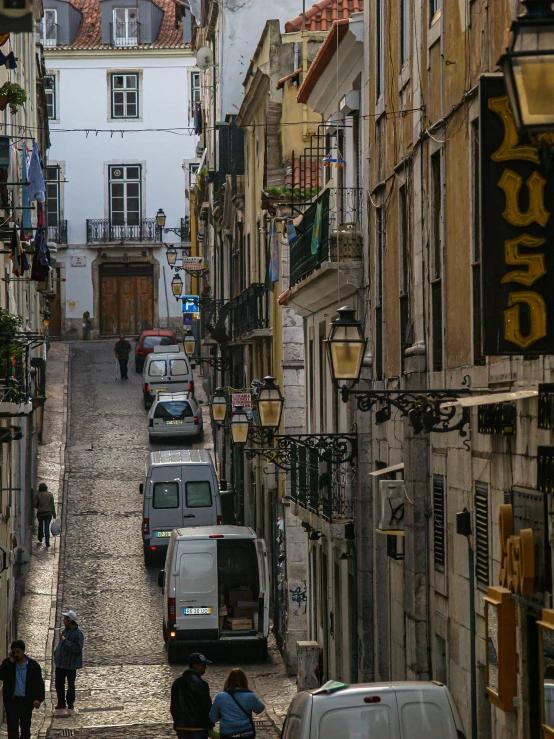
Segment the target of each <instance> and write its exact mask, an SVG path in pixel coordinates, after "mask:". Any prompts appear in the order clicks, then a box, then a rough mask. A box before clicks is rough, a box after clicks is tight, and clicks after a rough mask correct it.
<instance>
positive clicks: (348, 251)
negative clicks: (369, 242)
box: [290, 187, 362, 285]
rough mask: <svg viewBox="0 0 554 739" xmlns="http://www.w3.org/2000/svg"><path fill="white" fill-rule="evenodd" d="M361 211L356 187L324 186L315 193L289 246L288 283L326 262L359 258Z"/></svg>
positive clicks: (359, 191) (293, 283)
mask: <svg viewBox="0 0 554 739" xmlns="http://www.w3.org/2000/svg"><path fill="white" fill-rule="evenodd" d="M361 212H362V190H361V189H360V188H354V187H336V188H327V189H325V190H323V192H321V193H320V194H319V195H318V197H317V199H316V200H315V201H314V202H313V203H312V205H310V207H309V208H308V209H307V210H306V211H305V213H304V218H303V220H302V223H301V225H300V226H299V227H298V238H297V239H296V241H295V242H294V243H293V244H292V246H291V247H290V280H291V285H295V284H296V283H298V282H300V281H301V280H303V279H305V278H306V277H308V275H310V274H311V273H312V272H315V271H316V270H318V269H319V268H320V267H321V266H322V265H323V264H325V263H326V262H339V261H341V262H342V261H344V262H347V261H358V260H361V259H362V238H361V229H360V225H361ZM314 229H315V230H316V234H315V235H314Z"/></svg>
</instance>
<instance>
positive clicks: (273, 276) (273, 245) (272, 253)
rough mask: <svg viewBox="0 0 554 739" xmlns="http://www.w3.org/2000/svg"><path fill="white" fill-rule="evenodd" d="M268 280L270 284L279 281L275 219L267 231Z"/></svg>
mask: <svg viewBox="0 0 554 739" xmlns="http://www.w3.org/2000/svg"><path fill="white" fill-rule="evenodd" d="M269 279H270V280H271V282H277V281H278V280H279V233H278V231H277V223H276V221H275V218H273V219H272V221H271V228H270V230H269Z"/></svg>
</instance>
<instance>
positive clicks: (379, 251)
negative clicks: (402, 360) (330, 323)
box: [375, 206, 385, 380]
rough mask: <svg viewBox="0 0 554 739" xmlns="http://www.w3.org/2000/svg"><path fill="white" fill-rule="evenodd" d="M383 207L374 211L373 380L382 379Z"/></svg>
mask: <svg viewBox="0 0 554 739" xmlns="http://www.w3.org/2000/svg"><path fill="white" fill-rule="evenodd" d="M384 229H385V219H384V217H383V206H381V207H380V208H376V209H375V290H376V292H375V379H376V380H382V379H383V284H384V258H385V254H384V252H385V232H384Z"/></svg>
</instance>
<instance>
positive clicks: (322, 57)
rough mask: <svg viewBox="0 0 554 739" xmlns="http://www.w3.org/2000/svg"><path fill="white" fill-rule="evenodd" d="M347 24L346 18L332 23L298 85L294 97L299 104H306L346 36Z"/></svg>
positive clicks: (348, 21)
mask: <svg viewBox="0 0 554 739" xmlns="http://www.w3.org/2000/svg"><path fill="white" fill-rule="evenodd" d="M349 23H350V20H349V19H348V18H344V19H342V20H340V21H335V22H334V23H333V25H332V27H331V30H330V31H329V33H328V34H327V36H326V37H325V41H324V42H323V43H322V44H321V46H320V47H319V49H318V50H317V54H316V55H315V58H314V60H313V62H312V63H311V65H310V68H309V69H308V71H307V73H306V76H305V77H304V81H303V82H302V84H301V85H300V89H299V90H298V95H297V96H296V99H297V100H298V102H299V103H307V102H308V98H309V97H310V93H311V92H312V90H313V89H314V87H315V86H316V83H317V81H318V79H319V78H320V76H321V74H322V72H323V71H324V69H325V68H326V67H327V65H328V64H329V62H330V61H331V59H332V58H333V56H334V55H335V54H336V52H337V47H338V46H339V44H340V42H341V41H342V40H343V38H344V37H345V36H346V34H347V32H348V24H349Z"/></svg>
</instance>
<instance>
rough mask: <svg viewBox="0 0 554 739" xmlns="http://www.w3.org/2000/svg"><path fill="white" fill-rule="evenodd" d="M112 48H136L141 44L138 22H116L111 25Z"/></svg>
mask: <svg viewBox="0 0 554 739" xmlns="http://www.w3.org/2000/svg"><path fill="white" fill-rule="evenodd" d="M110 31H111V33H110V35H111V39H112V46H136V45H137V44H140V23H139V22H138V21H116V22H115V23H110Z"/></svg>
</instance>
